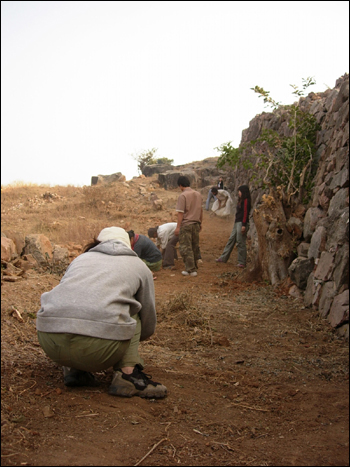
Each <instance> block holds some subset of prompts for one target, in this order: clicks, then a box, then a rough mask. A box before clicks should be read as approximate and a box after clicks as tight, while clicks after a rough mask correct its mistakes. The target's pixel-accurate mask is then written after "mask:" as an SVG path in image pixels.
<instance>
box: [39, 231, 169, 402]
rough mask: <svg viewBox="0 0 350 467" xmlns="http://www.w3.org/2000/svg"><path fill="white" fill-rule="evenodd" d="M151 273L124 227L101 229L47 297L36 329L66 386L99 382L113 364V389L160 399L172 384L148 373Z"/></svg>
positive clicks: (153, 323) (115, 392)
mask: <svg viewBox="0 0 350 467" xmlns="http://www.w3.org/2000/svg"><path fill="white" fill-rule="evenodd" d="M156 321H157V317H156V309H155V293H154V283H153V277H152V273H151V271H150V270H149V269H148V267H147V266H146V264H145V263H144V262H143V261H142V260H141V259H140V258H139V257H138V256H137V254H136V253H135V252H134V251H133V250H132V249H131V247H130V240H129V235H128V233H127V232H126V231H125V230H124V229H122V228H120V227H108V228H106V229H103V230H102V231H101V232H100V234H99V236H98V237H97V240H94V242H92V243H91V244H89V245H87V246H86V247H85V250H84V253H83V254H81V255H80V256H78V257H77V258H76V259H75V260H74V261H72V263H71V264H70V265H69V266H68V268H67V270H66V273H65V274H64V276H63V278H62V280H61V282H60V283H59V284H58V285H57V286H56V287H55V288H54V289H52V290H51V291H50V292H46V293H44V294H43V295H42V296H41V308H40V310H39V311H38V315H37V332H38V339H39V342H40V345H41V347H42V348H43V350H44V352H45V353H46V355H47V356H48V357H50V358H51V359H52V360H53V361H54V362H56V363H57V364H58V365H62V366H63V375H64V384H65V385H66V386H95V385H96V384H98V383H97V382H96V380H95V378H94V376H93V374H92V373H94V372H96V371H103V370H106V369H107V368H110V367H113V369H114V371H115V372H114V374H113V380H112V383H111V385H110V387H109V394H111V395H115V396H124V397H131V396H140V397H146V398H162V397H165V396H166V395H167V388H166V387H165V386H163V385H162V384H160V383H156V382H154V381H152V379H151V376H149V375H146V374H145V373H143V371H142V370H143V363H144V362H143V360H142V358H141V357H140V355H139V352H138V348H139V343H140V341H144V340H146V339H148V338H149V337H150V336H152V334H153V333H154V331H155V328H156Z"/></svg>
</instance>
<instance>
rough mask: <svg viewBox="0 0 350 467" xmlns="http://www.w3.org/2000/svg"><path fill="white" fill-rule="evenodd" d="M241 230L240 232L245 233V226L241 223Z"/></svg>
mask: <svg viewBox="0 0 350 467" xmlns="http://www.w3.org/2000/svg"><path fill="white" fill-rule="evenodd" d="M241 231H242V234H244V233H245V226H244V225H242V230H241Z"/></svg>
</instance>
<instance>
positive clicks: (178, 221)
mask: <svg viewBox="0 0 350 467" xmlns="http://www.w3.org/2000/svg"><path fill="white" fill-rule="evenodd" d="M183 218H184V213H183V212H180V211H178V212H177V226H176V229H175V232H174V235H177V236H178V235H179V233H180V227H181V223H182V220H183Z"/></svg>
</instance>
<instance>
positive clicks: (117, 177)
mask: <svg viewBox="0 0 350 467" xmlns="http://www.w3.org/2000/svg"><path fill="white" fill-rule="evenodd" d="M125 180H126V178H125V175H123V174H122V173H121V172H117V173H114V174H111V175H97V177H96V176H94V177H91V185H101V184H109V183H115V182H125Z"/></svg>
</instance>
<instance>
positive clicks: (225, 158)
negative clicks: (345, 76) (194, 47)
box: [215, 77, 320, 205]
mask: <svg viewBox="0 0 350 467" xmlns="http://www.w3.org/2000/svg"><path fill="white" fill-rule="evenodd" d="M313 84H315V81H314V79H313V78H310V77H309V78H307V79H303V89H302V90H300V89H299V88H298V87H297V86H296V85H291V87H292V88H293V89H294V91H293V94H295V95H297V96H298V97H301V96H303V95H304V92H305V90H306V89H307V88H308V87H309V86H311V85H313ZM251 89H252V90H253V91H254V92H256V93H257V94H259V97H263V99H264V103H265V104H266V105H267V106H270V107H272V108H273V110H276V109H278V108H281V109H283V110H285V117H284V118H286V119H287V121H288V126H289V128H291V129H292V135H291V136H284V135H280V134H279V133H278V132H277V131H275V130H267V129H263V130H262V132H261V135H260V136H259V138H257V139H256V140H254V141H251V142H250V143H249V144H247V145H242V146H240V147H239V148H234V147H233V146H232V145H231V142H229V143H225V144H222V145H221V146H220V147H217V148H215V149H217V150H218V151H219V152H220V157H219V159H218V162H217V166H218V167H223V166H224V165H226V164H227V165H229V166H230V167H232V168H235V167H237V166H238V165H242V167H243V168H244V169H246V170H248V169H251V170H252V172H253V174H252V180H254V179H255V180H257V181H258V182H260V183H261V182H262V185H263V186H265V187H266V186H270V187H273V188H276V187H280V189H281V190H282V192H283V194H284V197H283V201H284V203H286V204H288V205H289V204H291V200H292V198H293V197H296V202H298V203H299V202H301V201H304V202H307V201H308V199H309V197H310V195H311V188H312V181H313V176H314V170H315V166H314V164H313V161H314V155H315V145H316V133H317V130H319V128H320V127H319V125H318V123H317V121H316V119H315V117H314V116H313V115H312V114H310V113H309V112H306V111H304V110H302V109H301V108H300V107H299V105H298V104H293V105H290V106H281V104H280V103H279V102H277V101H275V100H274V99H272V98H271V97H270V92H269V91H265V90H264V89H263V88H261V87H259V86H255V87H254V88H251ZM249 147H250V148H251V149H252V153H253V155H254V158H250V159H248V158H243V157H242V156H243V154H244V150H245V149H248V148H249ZM259 176H261V177H260V178H259Z"/></svg>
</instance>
